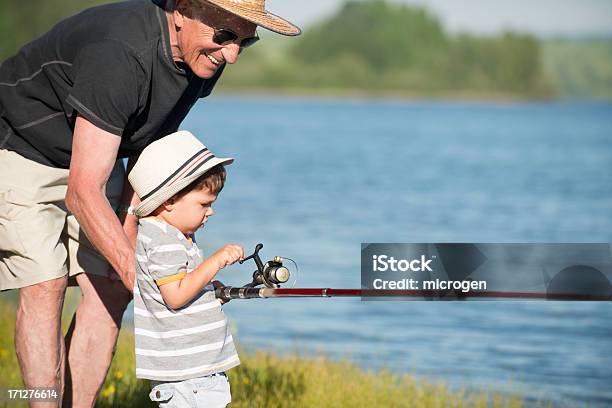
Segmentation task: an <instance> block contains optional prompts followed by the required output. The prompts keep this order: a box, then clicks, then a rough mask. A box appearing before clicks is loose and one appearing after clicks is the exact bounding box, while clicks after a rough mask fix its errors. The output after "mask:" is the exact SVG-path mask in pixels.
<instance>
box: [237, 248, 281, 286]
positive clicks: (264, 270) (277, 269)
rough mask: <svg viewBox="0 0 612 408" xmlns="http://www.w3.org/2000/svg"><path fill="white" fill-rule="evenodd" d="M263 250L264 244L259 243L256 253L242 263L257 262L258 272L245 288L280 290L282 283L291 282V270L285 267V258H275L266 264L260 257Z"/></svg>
mask: <svg viewBox="0 0 612 408" xmlns="http://www.w3.org/2000/svg"><path fill="white" fill-rule="evenodd" d="M262 248H263V244H261V243H259V244H257V245H256V246H255V252H253V254H252V255H249V256H247V257H246V258H244V259H243V260H241V261H238V262H239V263H240V264H243V263H244V262H246V261H247V260H249V259H253V260H254V261H255V265H257V270H256V271H255V272H253V281H252V282H251V283H248V284H246V285H244V286H243V287H245V288H254V287H256V286H259V285H264V286H266V287H267V288H280V285H281V283H286V282H287V281H288V280H289V276H290V273H289V269H287V268H286V267H284V266H283V258H281V257H280V256H275V257H274V259H272V260H271V261H268V262H266V263H265V264H264V263H263V262H262V261H261V258H260V257H259V251H260V250H261V249H262Z"/></svg>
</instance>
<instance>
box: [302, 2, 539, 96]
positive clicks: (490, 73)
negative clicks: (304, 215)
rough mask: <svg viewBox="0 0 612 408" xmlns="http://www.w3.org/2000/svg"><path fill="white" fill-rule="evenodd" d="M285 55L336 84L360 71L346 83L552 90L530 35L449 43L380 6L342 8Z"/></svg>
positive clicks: (410, 10)
mask: <svg viewBox="0 0 612 408" xmlns="http://www.w3.org/2000/svg"><path fill="white" fill-rule="evenodd" d="M291 53H292V55H293V56H294V57H295V59H296V61H298V62H299V63H300V64H301V66H303V67H309V68H308V71H309V72H317V71H321V66H325V67H326V70H325V71H326V72H327V75H328V76H331V77H334V78H335V77H341V78H343V79H339V78H338V80H339V81H340V82H347V80H349V82H350V78H351V77H352V73H351V72H359V71H366V72H368V74H367V75H365V74H363V75H360V76H359V78H358V79H359V80H358V81H354V82H352V83H351V84H350V85H351V86H353V87H357V88H363V89H368V88H370V89H373V88H376V89H390V90H397V89H404V90H406V91H414V92H422V91H431V92H435V91H437V90H440V91H443V90H460V91H462V90H465V91H470V90H475V91H495V92H503V93H508V92H510V93H520V94H531V95H545V94H549V93H550V92H551V89H550V87H549V86H548V85H547V84H546V80H545V78H544V75H543V71H542V62H541V52H540V46H539V43H538V42H537V40H536V39H535V38H533V37H532V36H529V35H521V34H513V33H506V34H503V35H502V36H500V37H495V38H478V37H474V36H468V35H461V36H458V37H456V38H452V37H450V36H448V35H447V34H446V33H445V32H444V29H443V28H442V25H441V24H440V22H439V20H438V19H437V18H436V17H434V16H432V15H430V14H429V13H428V12H427V11H426V10H425V9H422V8H418V7H411V6H407V5H399V4H393V3H388V2H386V1H384V0H371V1H354V0H352V1H349V2H347V3H345V5H344V7H343V8H342V9H341V10H340V11H339V12H338V13H337V14H336V15H335V16H333V17H331V18H329V19H327V20H325V21H323V22H321V23H319V24H317V25H315V26H314V27H312V28H311V29H309V30H308V31H307V32H306V33H305V34H304V35H303V37H301V38H299V39H298V40H297V41H295V42H294V43H293V46H292V48H291ZM337 66H342V68H343V71H344V72H345V74H342V73H339V72H337V70H336V69H335V68H336V67H337ZM304 69H306V68H304ZM308 78H310V79H311V80H310V81H308ZM298 81H300V82H303V85H305V86H317V85H318V84H326V83H327V82H329V81H327V80H325V79H323V78H316V77H315V78H312V77H311V76H309V75H300V77H299V79H298ZM329 85H331V84H329Z"/></svg>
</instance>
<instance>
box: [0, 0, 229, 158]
mask: <svg viewBox="0 0 612 408" xmlns="http://www.w3.org/2000/svg"><path fill="white" fill-rule="evenodd" d="M222 70H223V68H220V69H219V70H218V71H217V73H216V74H215V76H214V77H213V78H211V79H208V80H203V79H200V78H198V77H197V76H195V75H194V74H193V73H192V72H191V70H190V69H189V68H188V67H186V66H180V67H179V66H176V65H175V64H174V62H173V60H172V54H171V51H170V41H169V33H168V24H167V20H166V17H165V13H164V10H163V9H162V8H161V7H160V6H159V5H157V4H155V3H153V2H151V1H146V0H136V1H127V2H120V3H114V4H108V5H103V6H99V7H94V8H91V9H87V10H85V11H83V12H81V13H79V14H77V15H75V16H73V17H69V18H67V19H65V20H63V21H61V22H60V23H58V24H57V25H56V26H55V27H53V28H52V29H51V30H50V31H49V32H47V33H46V34H44V35H43V36H41V37H40V38H38V39H36V40H34V41H33V42H31V43H29V44H27V45H25V46H24V47H23V48H22V49H21V50H20V51H19V52H18V53H17V55H15V56H14V57H11V58H9V59H8V60H6V61H4V62H3V63H2V65H0V148H2V149H8V150H13V151H15V152H17V153H19V154H21V155H22V156H24V157H26V158H28V159H31V160H34V161H36V162H39V163H42V164H45V165H49V166H53V167H61V168H68V167H69V166H70V156H71V152H72V133H73V130H74V122H75V119H76V115H77V113H78V114H80V115H82V116H84V117H85V118H86V119H87V120H89V121H90V122H92V123H93V124H94V125H96V126H97V127H99V128H101V129H103V130H106V131H107V132H110V133H113V134H115V135H119V136H121V145H120V147H119V153H118V157H119V158H124V157H128V156H131V155H134V154H136V153H138V152H140V151H141V150H142V149H143V148H144V147H145V146H146V145H148V144H149V143H151V142H152V141H154V140H156V139H158V138H160V137H162V136H165V135H167V134H169V133H172V132H175V131H176V130H178V127H179V125H180V123H181V122H182V120H183V119H184V118H185V116H186V115H187V113H188V112H189V110H190V109H191V107H192V106H193V104H194V103H195V102H196V101H197V99H198V98H202V97H205V96H208V95H209V94H210V92H211V91H212V89H213V87H214V86H215V83H216V82H217V79H218V78H219V76H220V75H221V72H222ZM91 154H92V157H95V152H91Z"/></svg>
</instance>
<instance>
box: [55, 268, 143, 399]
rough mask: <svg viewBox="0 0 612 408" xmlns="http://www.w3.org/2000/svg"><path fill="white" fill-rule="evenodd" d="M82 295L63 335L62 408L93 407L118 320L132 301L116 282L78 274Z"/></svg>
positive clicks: (129, 295) (106, 368)
mask: <svg viewBox="0 0 612 408" xmlns="http://www.w3.org/2000/svg"><path fill="white" fill-rule="evenodd" d="M76 280H77V283H78V284H79V286H80V288H81V292H82V294H83V296H82V298H81V302H80V304H79V306H78V308H77V311H76V314H75V316H74V319H73V321H72V324H71V326H70V329H69V331H68V333H67V334H66V349H67V353H68V368H67V370H66V377H67V379H66V391H65V396H64V406H67V407H93V406H94V403H95V401H96V398H97V396H98V393H99V391H100V388H101V387H102V384H103V383H104V378H105V377H106V374H107V372H108V369H109V367H110V364H111V361H112V359H113V355H114V353H115V345H116V343H117V336H118V335H119V329H120V328H121V319H122V318H123V312H124V311H125V309H126V307H127V305H128V303H129V302H130V300H131V299H132V295H131V294H130V292H129V291H128V290H127V289H126V288H125V286H123V283H122V282H121V281H119V280H112V279H109V278H105V277H102V276H97V275H92V274H86V273H81V274H78V275H76Z"/></svg>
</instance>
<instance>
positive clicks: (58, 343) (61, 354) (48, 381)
mask: <svg viewBox="0 0 612 408" xmlns="http://www.w3.org/2000/svg"><path fill="white" fill-rule="evenodd" d="M67 282H68V276H63V277H60V278H57V279H52V280H49V281H46V282H41V283H37V284H35V285H31V286H26V287H24V288H21V289H20V291H19V308H18V309H17V319H16V322H15V351H16V352H17V359H18V360H19V366H20V367H21V376H22V379H23V383H24V386H25V388H34V387H52V388H55V389H56V390H57V391H58V393H59V394H61V393H62V390H63V387H64V360H65V351H64V337H63V336H62V307H63V305H64V294H65V293H66V284H67ZM31 406H32V407H37V406H45V407H49V406H51V405H50V404H49V403H48V402H47V403H32V404H31ZM55 406H59V401H58V404H55Z"/></svg>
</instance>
